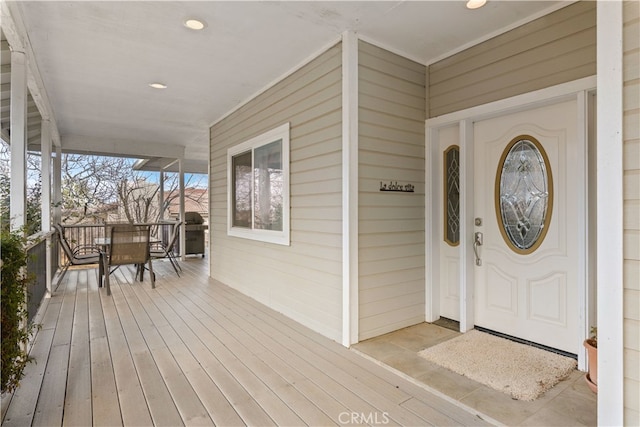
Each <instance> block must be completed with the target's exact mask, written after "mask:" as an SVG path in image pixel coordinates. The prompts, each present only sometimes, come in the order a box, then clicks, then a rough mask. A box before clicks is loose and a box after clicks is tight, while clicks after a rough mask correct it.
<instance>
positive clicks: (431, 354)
mask: <svg viewBox="0 0 640 427" xmlns="http://www.w3.org/2000/svg"><path fill="white" fill-rule="evenodd" d="M419 355H420V356H422V357H424V358H425V359H427V360H429V361H431V362H433V363H435V364H437V365H440V366H442V367H444V368H447V369H449V370H451V371H453V372H456V373H458V374H460V375H464V376H465V377H468V378H471V379H472V380H475V381H477V382H479V383H481V384H484V385H486V386H488V387H491V388H493V389H495V390H498V391H501V392H503V393H506V394H508V395H510V396H511V397H512V398H513V399H518V400H535V399H537V398H538V397H540V395H542V394H543V393H544V392H545V391H547V390H549V389H550V388H551V387H553V386H554V385H556V384H557V383H558V382H560V381H561V380H563V379H565V378H566V377H567V376H569V374H570V373H571V371H573V370H574V369H575V368H576V365H577V363H576V361H575V360H574V359H572V358H570V357H565V356H561V355H559V354H555V353H551V352H549V351H545V350H541V349H539V348H535V347H532V346H529V345H525V344H520V343H517V342H513V341H509V340H507V339H504V338H500V337H496V336H494V335H490V334H487V333H484V332H480V331H476V330H472V331H469V332H467V333H466V334H462V335H460V336H459V337H456V338H453V339H451V340H449V341H445V342H443V343H441V344H438V345H436V346H433V347H429V348H427V349H425V350H422V351H421V352H420V353H419Z"/></svg>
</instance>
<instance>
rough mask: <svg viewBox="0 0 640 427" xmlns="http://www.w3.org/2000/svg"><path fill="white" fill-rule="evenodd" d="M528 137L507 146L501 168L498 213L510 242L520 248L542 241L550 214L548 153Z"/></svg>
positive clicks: (529, 248) (530, 247)
mask: <svg viewBox="0 0 640 427" xmlns="http://www.w3.org/2000/svg"><path fill="white" fill-rule="evenodd" d="M529 138H530V137H527V138H524V137H523V138H522V139H519V138H518V139H517V140H516V141H515V143H513V144H512V145H511V146H510V147H507V149H506V150H505V154H504V155H503V159H504V160H503V162H502V166H501V167H500V168H499V174H500V176H499V187H498V190H499V203H498V206H499V215H498V217H499V218H500V219H501V221H500V222H501V225H502V227H503V231H504V234H505V235H506V237H507V238H508V242H507V243H510V244H511V245H512V248H513V249H515V250H516V251H518V252H529V250H534V249H535V247H537V246H538V245H539V244H540V243H541V238H544V234H545V232H546V228H547V227H548V225H549V219H550V217H551V205H550V203H551V200H550V192H551V191H552V189H551V180H550V176H549V173H550V171H549V169H548V165H547V163H546V161H545V158H546V156H545V155H544V152H542V151H541V150H542V146H539V145H538V144H539V143H538V144H536V143H534V142H532V140H533V138H531V140H529ZM534 246H535V247H534Z"/></svg>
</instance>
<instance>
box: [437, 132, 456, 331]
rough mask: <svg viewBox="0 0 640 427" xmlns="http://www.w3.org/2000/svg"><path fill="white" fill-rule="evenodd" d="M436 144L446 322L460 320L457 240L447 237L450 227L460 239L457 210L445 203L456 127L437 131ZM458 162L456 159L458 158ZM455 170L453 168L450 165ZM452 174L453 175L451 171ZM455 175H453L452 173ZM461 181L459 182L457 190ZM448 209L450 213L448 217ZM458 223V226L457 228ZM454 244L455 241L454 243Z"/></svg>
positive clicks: (442, 307) (442, 303) (442, 309)
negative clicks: (449, 153) (438, 156)
mask: <svg viewBox="0 0 640 427" xmlns="http://www.w3.org/2000/svg"><path fill="white" fill-rule="evenodd" d="M438 132H439V133H438V141H439V147H440V149H439V150H438V152H439V153H440V161H439V162H438V164H439V169H438V171H437V172H436V173H437V177H439V178H438V179H439V180H440V185H439V186H438V187H439V188H440V189H441V190H440V192H439V193H437V194H436V195H435V197H437V198H438V204H440V206H442V210H441V212H442V213H441V215H442V217H441V218H440V220H439V221H438V223H439V224H438V227H436V230H437V235H436V236H434V237H435V238H436V239H438V241H439V242H440V265H439V267H440V316H442V317H446V318H448V319H453V320H460V242H459V237H458V238H457V242H455V241H452V239H451V238H448V237H447V231H446V228H447V223H450V226H452V227H454V228H455V227H456V226H457V230H458V236H459V229H460V228H459V227H460V209H459V208H460V206H459V202H458V204H457V214H456V213H455V211H456V209H455V207H454V206H450V204H449V203H447V200H446V195H447V170H446V159H445V153H446V152H447V150H450V149H452V147H457V149H458V152H459V145H460V144H459V139H460V132H459V126H457V125H456V126H450V127H446V128H442V129H440V130H439V131H438ZM458 160H459V157H458ZM449 166H452V167H454V168H455V165H449ZM459 166H460V162H459V161H458V162H457V169H458V172H457V173H458V177H459V170H460V169H459ZM450 172H452V171H450ZM453 172H454V173H456V172H455V171H453ZM459 185H460V181H459V179H458V189H459ZM447 209H449V213H447ZM456 223H457V225H456ZM453 240H456V239H453Z"/></svg>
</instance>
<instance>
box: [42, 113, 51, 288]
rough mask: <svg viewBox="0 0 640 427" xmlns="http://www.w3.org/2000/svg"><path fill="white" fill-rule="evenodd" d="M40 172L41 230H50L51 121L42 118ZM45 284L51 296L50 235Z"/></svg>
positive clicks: (49, 238) (49, 237)
mask: <svg viewBox="0 0 640 427" xmlns="http://www.w3.org/2000/svg"><path fill="white" fill-rule="evenodd" d="M40 154H41V156H42V157H41V160H42V161H41V162H40V168H41V169H40V174H41V176H42V197H41V206H40V209H41V215H40V218H41V221H42V231H43V232H48V231H50V230H51V122H50V121H49V120H42V123H41V130H40ZM46 270H47V271H46V282H45V283H46V286H47V297H49V296H51V292H52V287H51V283H52V281H53V277H52V274H51V236H48V237H47V244H46Z"/></svg>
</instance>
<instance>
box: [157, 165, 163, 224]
mask: <svg viewBox="0 0 640 427" xmlns="http://www.w3.org/2000/svg"><path fill="white" fill-rule="evenodd" d="M159 185H160V196H159V198H160V200H159V201H158V204H159V205H160V215H159V216H158V219H159V220H160V221H162V220H164V170H161V171H160V184H159Z"/></svg>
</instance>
